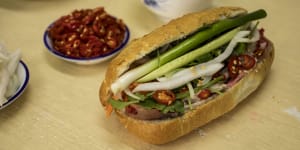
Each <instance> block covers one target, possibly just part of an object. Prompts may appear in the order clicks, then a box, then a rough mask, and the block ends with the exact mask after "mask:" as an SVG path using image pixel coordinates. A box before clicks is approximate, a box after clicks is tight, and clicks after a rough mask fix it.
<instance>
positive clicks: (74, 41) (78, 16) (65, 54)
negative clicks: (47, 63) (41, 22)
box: [43, 7, 130, 64]
mask: <svg viewBox="0 0 300 150" xmlns="http://www.w3.org/2000/svg"><path fill="white" fill-rule="evenodd" d="M129 36H130V32H129V29H128V27H127V26H126V25H125V24H124V22H123V21H122V20H121V19H118V18H116V17H114V16H111V15H110V14H108V13H107V12H106V11H105V10H104V8H103V7H97V8H94V9H81V10H74V11H73V12H71V13H70V14H68V15H65V16H61V17H60V18H59V19H57V20H56V21H55V22H53V23H51V24H50V25H49V26H48V27H47V29H46V31H45V33H44V37H43V40H44V44H45V46H46V48H47V49H48V50H49V52H51V53H52V54H54V56H56V57H58V58H60V59H63V60H66V61H69V62H73V63H77V64H96V63H100V62H103V61H106V60H108V59H110V58H112V57H114V56H115V55H116V54H118V53H119V52H120V51H121V50H122V48H124V47H125V45H126V44H127V43H128V40H129Z"/></svg>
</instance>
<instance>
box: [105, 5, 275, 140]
mask: <svg viewBox="0 0 300 150" xmlns="http://www.w3.org/2000/svg"><path fill="white" fill-rule="evenodd" d="M266 16H267V14H266V12H265V10H263V9H259V10H257V11H253V12H250V13H248V12H247V11H246V10H245V9H243V8H237V7H221V8H213V9H210V10H205V11H203V12H196V13H191V14H187V15H184V16H182V17H180V18H178V19H175V20H172V21H170V22H169V23H168V24H166V25H163V26H162V27H160V28H157V29H156V30H154V31H153V32H151V33H149V34H147V35H145V36H143V37H141V38H139V39H135V40H133V41H131V43H130V44H129V45H128V46H127V47H126V48H125V49H124V50H123V51H122V52H121V53H120V54H119V55H118V56H117V57H115V58H114V59H113V60H112V61H111V63H110V64H109V66H108V69H107V72H106V76H105V79H104V81H103V82H102V85H101V88H100V93H99V94H100V101H101V103H102V105H103V106H104V107H105V110H106V113H107V115H109V114H110V113H111V112H112V111H115V112H116V114H117V116H118V118H119V119H120V122H122V123H123V124H124V125H125V127H126V128H127V129H128V130H129V131H130V132H132V133H133V134H135V135H137V136H138V137H139V138H141V139H142V140H144V141H146V142H149V143H153V144H163V143H167V142H170V141H172V140H175V139H177V138H179V137H181V136H183V135H185V134H187V133H189V132H191V131H193V130H194V129H197V128H199V127H200V126H202V125H204V124H206V123H208V122H210V121H212V120H213V119H216V118H217V117H219V116H221V115H223V114H224V113H226V112H228V111H230V110H232V109H233V108H234V107H235V106H236V105H237V104H238V103H239V102H241V101H242V100H243V99H245V98H246V97H247V96H249V95H250V94H251V93H252V92H253V91H255V90H256V89H257V88H258V86H259V85H260V84H261V83H262V81H263V79H264V78H265V77H266V75H267V73H268V71H269V70H270V67H271V64H272V62H273V58H274V50H273V49H274V48H273V44H272V43H271V42H270V40H268V39H267V38H266V37H265V36H264V29H263V28H260V27H259V21H258V20H260V19H262V18H265V17H266Z"/></svg>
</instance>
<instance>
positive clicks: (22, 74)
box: [0, 60, 29, 110]
mask: <svg viewBox="0 0 300 150" xmlns="http://www.w3.org/2000/svg"><path fill="white" fill-rule="evenodd" d="M17 76H18V78H19V80H20V82H21V83H20V86H19V87H18V89H17V90H16V92H15V94H14V95H13V96H11V97H9V98H8V100H7V102H5V103H4V104H3V105H2V106H0V110H1V109H3V108H5V107H6V106H8V105H10V104H11V103H12V102H14V101H15V100H17V99H18V97H19V96H21V95H22V93H23V92H24V91H25V88H26V87H27V85H28V81H29V70H28V67H27V66H26V64H25V63H24V62H23V61H22V60H21V61H20V63H19V65H18V68H17Z"/></svg>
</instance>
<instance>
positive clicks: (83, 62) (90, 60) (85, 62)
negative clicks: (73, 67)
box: [43, 24, 130, 65]
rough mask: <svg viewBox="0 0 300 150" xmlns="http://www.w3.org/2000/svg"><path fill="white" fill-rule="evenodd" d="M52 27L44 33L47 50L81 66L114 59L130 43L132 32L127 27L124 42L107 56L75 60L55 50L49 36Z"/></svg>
mask: <svg viewBox="0 0 300 150" xmlns="http://www.w3.org/2000/svg"><path fill="white" fill-rule="evenodd" d="M51 25H52V24H51ZM51 25H50V26H49V27H48V28H47V29H46V31H45V33H44V37H43V40H44V44H45V46H46V48H47V49H48V51H49V52H50V53H51V54H53V55H54V56H55V57H57V58H59V59H62V60H65V61H68V62H72V63H75V64H80V65H91V64H97V63H100V62H103V61H106V60H109V59H111V58H113V57H114V56H115V55H117V54H118V53H119V52H120V51H121V50H122V49H123V48H124V47H125V45H126V44H127V43H128V41H129V37H130V31H129V29H128V27H127V26H126V29H125V36H124V40H123V41H122V43H121V44H120V46H118V47H117V48H116V49H114V50H113V51H111V52H110V53H108V54H105V55H100V56H97V57H91V58H73V57H70V56H66V55H64V54H62V53H60V52H58V51H57V50H55V49H54V47H53V45H52V42H51V39H50V37H49V35H48V34H49V32H48V29H49V28H50V27H51Z"/></svg>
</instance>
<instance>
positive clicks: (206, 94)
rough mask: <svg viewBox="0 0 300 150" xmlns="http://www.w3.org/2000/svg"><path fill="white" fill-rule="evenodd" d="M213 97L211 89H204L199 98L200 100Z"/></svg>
mask: <svg viewBox="0 0 300 150" xmlns="http://www.w3.org/2000/svg"><path fill="white" fill-rule="evenodd" d="M210 96H211V91H210V90H209V89H203V90H202V91H201V92H200V93H199V94H198V97H199V98H200V99H207V98H208V97H210Z"/></svg>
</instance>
